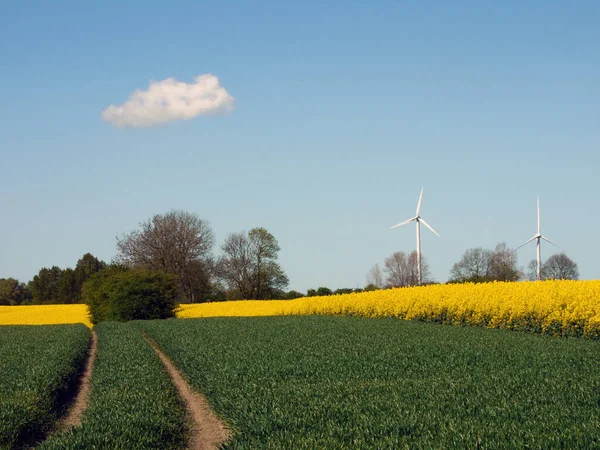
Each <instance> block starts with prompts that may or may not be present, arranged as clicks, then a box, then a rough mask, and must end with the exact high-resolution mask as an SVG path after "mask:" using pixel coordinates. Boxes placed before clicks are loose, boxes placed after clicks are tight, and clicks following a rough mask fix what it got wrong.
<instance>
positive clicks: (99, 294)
mask: <svg viewBox="0 0 600 450" xmlns="http://www.w3.org/2000/svg"><path fill="white" fill-rule="evenodd" d="M82 294H83V300H84V302H85V303H86V304H87V305H88V306H89V308H90V316H91V317H90V319H91V321H92V323H94V324H96V323H99V322H101V321H104V320H115V321H119V322H126V321H128V320H147V319H166V318H168V317H174V316H175V308H176V307H177V298H178V289H177V277H176V276H175V275H170V274H166V273H164V272H159V271H148V270H143V269H134V270H124V269H123V268H114V269H107V270H104V271H102V272H98V273H97V274H95V275H93V276H92V277H91V278H90V279H89V280H88V281H86V282H85V283H84V284H83V288H82Z"/></svg>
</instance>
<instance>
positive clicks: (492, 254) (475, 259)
mask: <svg viewBox="0 0 600 450" xmlns="http://www.w3.org/2000/svg"><path fill="white" fill-rule="evenodd" d="M522 276H523V274H522V273H521V271H520V270H519V268H518V266H517V255H516V254H515V252H514V251H512V250H511V249H509V248H508V247H507V246H506V244H505V243H504V242H502V243H500V244H498V245H496V248H495V249H494V250H488V249H484V248H481V247H477V248H470V249H468V250H466V251H465V253H463V255H462V257H461V258H460V260H459V261H458V262H457V263H455V264H454V265H453V266H452V269H451V270H450V281H455V282H475V283H478V282H487V281H494V280H496V281H518V280H519V279H520V278H521V277H522Z"/></svg>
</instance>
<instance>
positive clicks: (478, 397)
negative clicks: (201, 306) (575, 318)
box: [135, 316, 600, 449]
mask: <svg viewBox="0 0 600 450" xmlns="http://www.w3.org/2000/svg"><path fill="white" fill-rule="evenodd" d="M135 325H136V326H138V327H140V328H142V329H144V330H146V331H147V332H148V334H149V335H151V336H152V337H153V338H154V339H155V340H156V341H157V342H158V343H159V345H160V346H161V347H162V349H163V350H164V351H166V353H168V354H169V355H170V356H171V358H172V359H173V360H174V362H175V364H176V365H177V366H178V367H179V368H180V369H182V370H183V371H184V372H185V374H186V376H187V378H188V381H189V382H190V383H191V384H192V385H193V386H194V387H195V388H196V389H197V390H199V391H200V392H202V393H204V394H205V395H206V396H207V398H208V399H209V401H210V403H211V404H212V405H213V407H214V408H215V409H216V411H217V413H218V414H220V415H221V416H223V417H225V418H226V420H227V421H228V423H229V424H230V425H231V426H232V428H233V430H234V432H235V436H234V439H233V440H232V441H231V443H230V444H229V445H228V447H229V448H244V449H246V448H248V449H249V448H277V449H279V448H294V449H296V448H311V449H323V448H331V449H338V448H377V449H381V448H411V449H412V448H416V449H419V448H423V449H425V448H427V449H430V448H461V449H462V448H478V447H480V448H600V358H599V355H600V343H599V342H591V341H582V340H574V339H573V340H570V339H559V338H552V337H547V336H535V335H528V334H521V333H515V332H509V331H501V330H486V329H476V328H466V327H465V328H462V327H446V326H440V325H435V324H425V323H415V322H407V321H399V320H394V319H365V318H357V317H323V316H304V317H265V318H214V319H187V320H169V321H153V322H136V323H135Z"/></svg>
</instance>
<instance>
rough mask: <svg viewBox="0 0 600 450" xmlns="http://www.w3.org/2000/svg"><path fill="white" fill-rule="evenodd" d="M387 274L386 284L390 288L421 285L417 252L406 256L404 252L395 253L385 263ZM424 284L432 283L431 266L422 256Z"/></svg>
mask: <svg viewBox="0 0 600 450" xmlns="http://www.w3.org/2000/svg"><path fill="white" fill-rule="evenodd" d="M384 265H385V272H386V273H387V278H386V284H387V285H388V286H390V287H401V286H416V285H417V284H419V268H418V258H417V252H416V251H413V252H411V253H410V254H408V255H406V254H405V253H404V252H395V253H393V254H392V255H391V256H389V257H387V258H386V259H385V261H384ZM421 278H422V283H427V282H430V281H431V274H430V271H429V264H428V263H427V260H426V259H425V257H424V256H423V255H421Z"/></svg>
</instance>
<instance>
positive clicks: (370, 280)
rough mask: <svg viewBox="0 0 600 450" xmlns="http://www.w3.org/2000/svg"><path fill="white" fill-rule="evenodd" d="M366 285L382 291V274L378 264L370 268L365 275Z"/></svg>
mask: <svg viewBox="0 0 600 450" xmlns="http://www.w3.org/2000/svg"><path fill="white" fill-rule="evenodd" d="M367 285H368V286H374V287H375V288H377V289H383V287H384V285H385V284H384V280H383V272H382V271H381V267H380V266H379V264H375V265H374V266H373V267H371V270H369V273H368V274H367Z"/></svg>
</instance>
